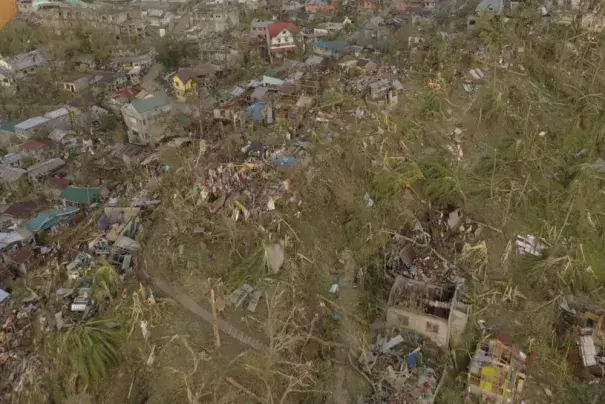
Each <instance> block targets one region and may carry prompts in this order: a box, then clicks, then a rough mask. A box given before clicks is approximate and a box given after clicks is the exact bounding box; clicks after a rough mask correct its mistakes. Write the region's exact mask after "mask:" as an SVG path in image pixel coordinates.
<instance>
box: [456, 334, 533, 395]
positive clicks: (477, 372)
mask: <svg viewBox="0 0 605 404" xmlns="http://www.w3.org/2000/svg"><path fill="white" fill-rule="evenodd" d="M527 361H528V357H527V355H526V354H525V353H523V352H521V351H520V350H518V349H515V348H512V347H510V346H508V345H507V344H506V343H504V342H503V341H501V340H500V339H491V340H489V341H488V342H482V343H480V344H479V345H478V346H477V350H476V351H475V354H474V355H473V358H472V359H471V363H470V365H469V371H468V387H467V391H468V392H469V393H470V394H474V395H478V396H480V397H481V399H482V401H493V402H500V403H504V402H506V403H512V402H516V401H515V400H516V398H517V397H518V396H519V395H520V394H521V392H522V391H523V387H524V385H525V380H526V377H527V376H526V374H525V368H526V366H527Z"/></svg>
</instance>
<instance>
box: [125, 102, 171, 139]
mask: <svg viewBox="0 0 605 404" xmlns="http://www.w3.org/2000/svg"><path fill="white" fill-rule="evenodd" d="M171 110H172V106H171V104H170V98H169V97H168V95H166V93H164V92H163V91H156V92H155V93H152V94H149V95H147V96H146V97H144V98H140V99H139V98H137V99H134V100H132V101H131V102H130V104H125V105H124V106H123V107H122V109H121V111H122V116H123V117H124V122H125V123H126V126H127V127H128V140H129V142H130V143H137V144H150V143H155V142H156V141H158V140H160V139H161V137H162V136H163V134H164V132H165V130H166V124H167V122H168V119H167V115H168V114H169V113H170V111H171Z"/></svg>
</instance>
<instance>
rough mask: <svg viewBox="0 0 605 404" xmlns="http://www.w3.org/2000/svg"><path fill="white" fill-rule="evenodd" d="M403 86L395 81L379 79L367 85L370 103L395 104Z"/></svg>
mask: <svg viewBox="0 0 605 404" xmlns="http://www.w3.org/2000/svg"><path fill="white" fill-rule="evenodd" d="M403 89H404V87H403V84H402V83H401V82H400V81H399V80H397V79H394V80H389V79H380V80H378V81H375V82H373V83H371V84H370V85H369V96H370V99H371V100H372V101H375V102H384V101H386V102H387V103H388V104H397V103H398V102H399V97H398V94H399V93H400V92H401V91H403Z"/></svg>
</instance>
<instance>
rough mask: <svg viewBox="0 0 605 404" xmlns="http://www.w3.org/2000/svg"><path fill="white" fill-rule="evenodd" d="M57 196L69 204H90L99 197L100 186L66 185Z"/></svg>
mask: <svg viewBox="0 0 605 404" xmlns="http://www.w3.org/2000/svg"><path fill="white" fill-rule="evenodd" d="M59 198H61V199H63V200H64V201H65V202H66V203H68V204H70V205H90V204H92V203H95V202H98V201H99V200H100V199H101V188H88V187H66V188H64V189H63V191H61V195H60V196H59Z"/></svg>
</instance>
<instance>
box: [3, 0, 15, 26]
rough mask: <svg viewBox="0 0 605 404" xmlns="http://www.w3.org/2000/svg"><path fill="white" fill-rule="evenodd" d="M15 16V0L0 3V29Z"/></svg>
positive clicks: (5, 0) (4, 0)
mask: <svg viewBox="0 0 605 404" xmlns="http://www.w3.org/2000/svg"><path fill="white" fill-rule="evenodd" d="M16 15H17V0H1V1H0V28H2V27H4V26H5V25H6V24H8V23H9V22H10V21H11V20H12V19H13V18H15V16H16Z"/></svg>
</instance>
